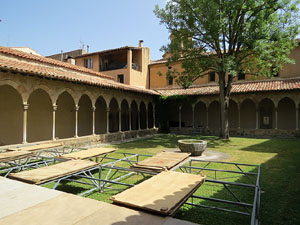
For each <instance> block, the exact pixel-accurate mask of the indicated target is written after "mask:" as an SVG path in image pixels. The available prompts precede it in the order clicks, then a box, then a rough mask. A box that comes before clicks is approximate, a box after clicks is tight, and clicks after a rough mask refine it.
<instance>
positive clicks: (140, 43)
mask: <svg viewBox="0 0 300 225" xmlns="http://www.w3.org/2000/svg"><path fill="white" fill-rule="evenodd" d="M143 44H144V41H143V40H140V41H139V47H140V48H142V47H143Z"/></svg>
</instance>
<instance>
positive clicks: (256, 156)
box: [58, 135, 300, 225]
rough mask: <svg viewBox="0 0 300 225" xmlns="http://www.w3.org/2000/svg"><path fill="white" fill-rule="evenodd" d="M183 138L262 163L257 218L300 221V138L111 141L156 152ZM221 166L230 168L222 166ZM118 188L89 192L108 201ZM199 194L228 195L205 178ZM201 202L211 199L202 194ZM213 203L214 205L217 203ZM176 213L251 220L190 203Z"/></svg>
mask: <svg viewBox="0 0 300 225" xmlns="http://www.w3.org/2000/svg"><path fill="white" fill-rule="evenodd" d="M182 138H201V139H204V140H207V141H208V149H211V150H216V151H220V152H225V153H227V154H229V155H230V158H229V159H227V160H226V161H228V162H238V163H247V164H257V165H261V187H262V194H261V207H260V219H261V224H265V225H270V224H293V225H294V224H300V214H299V211H300V164H299V159H300V140H285V139H254V138H237V137H232V138H231V139H230V140H229V141H225V140H220V139H219V138H217V137H211V136H210V137H206V136H205V137H204V136H187V135H158V136H154V137H152V138H148V139H141V140H137V141H132V142H127V143H122V144H117V145H113V147H117V148H118V151H119V152H130V153H139V154H149V155H154V154H155V153H157V152H160V151H162V150H164V149H166V148H177V140H178V139H182ZM213 166H214V165H212V167H211V168H213ZM214 168H221V167H220V166H218V167H214ZM222 169H232V168H229V167H228V166H224V167H222ZM245 171H248V172H252V170H251V168H249V169H245ZM253 172H254V171H253ZM204 173H205V172H204ZM146 178H147V177H146ZM146 178H144V177H143V176H141V175H134V176H132V177H130V178H128V179H127V180H126V182H127V183H135V184H136V183H139V182H141V181H142V180H144V179H146ZM243 179H244V178H242V177H241V176H236V177H232V178H230V179H229V180H230V181H235V182H239V181H243ZM58 189H59V190H63V191H67V192H71V193H80V192H81V191H83V190H84V187H83V186H82V185H80V184H75V183H67V185H62V186H59V187H58ZM235 191H237V193H238V195H239V198H241V199H242V201H246V202H251V201H252V200H253V195H252V192H251V193H250V192H249V193H248V192H247V191H245V190H244V189H242V190H235ZM118 192H119V191H115V190H107V191H105V192H104V193H93V194H91V195H89V196H87V197H89V198H93V199H97V200H101V201H106V202H110V200H109V198H110V196H111V195H113V194H116V193H118ZM197 194H199V195H202V196H206V197H214V198H224V197H226V196H227V195H228V193H227V192H226V190H225V189H224V188H222V187H220V186H216V185H208V184H206V183H205V184H204V185H203V186H202V187H201V188H200V189H199V190H198V191H197ZM227 197H228V196H227ZM233 200H234V199H233ZM199 202H201V203H202V204H206V205H211V203H210V202H207V201H205V200H201V201H199ZM212 205H216V203H214V204H212ZM175 217H177V218H180V219H184V220H188V221H192V222H196V223H201V224H203V225H206V224H207V225H208V224H211V225H214V224H222V225H226V224H228V225H233V224H250V222H249V221H250V220H249V219H248V217H245V216H241V215H236V214H229V213H225V212H220V211H215V210H208V209H204V208H197V207H193V208H192V207H191V206H187V205H184V206H183V207H182V208H181V209H180V211H179V212H178V213H177V214H176V216H175Z"/></svg>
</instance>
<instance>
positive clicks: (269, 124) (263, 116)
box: [259, 98, 275, 129]
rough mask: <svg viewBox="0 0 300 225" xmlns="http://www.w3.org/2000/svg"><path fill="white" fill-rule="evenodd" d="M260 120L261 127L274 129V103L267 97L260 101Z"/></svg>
mask: <svg viewBox="0 0 300 225" xmlns="http://www.w3.org/2000/svg"><path fill="white" fill-rule="evenodd" d="M259 122H260V129H272V128H274V124H275V107H274V103H273V102H272V101H271V100H270V99H268V98H265V99H263V100H262V101H261V102H260V103H259Z"/></svg>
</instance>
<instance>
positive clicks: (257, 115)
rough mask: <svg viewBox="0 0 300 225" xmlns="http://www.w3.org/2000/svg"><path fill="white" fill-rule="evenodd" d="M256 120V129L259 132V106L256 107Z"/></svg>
mask: <svg viewBox="0 0 300 225" xmlns="http://www.w3.org/2000/svg"><path fill="white" fill-rule="evenodd" d="M255 119H256V127H255V129H256V130H257V129H258V128H259V107H258V106H257V107H256V117H255Z"/></svg>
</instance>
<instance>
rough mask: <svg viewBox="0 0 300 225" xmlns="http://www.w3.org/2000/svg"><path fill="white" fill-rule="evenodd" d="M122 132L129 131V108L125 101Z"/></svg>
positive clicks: (122, 109) (123, 103)
mask: <svg viewBox="0 0 300 225" xmlns="http://www.w3.org/2000/svg"><path fill="white" fill-rule="evenodd" d="M121 130H122V131H127V130H129V106H128V102H127V101H126V100H125V99H124V100H123V101H122V103H121Z"/></svg>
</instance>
